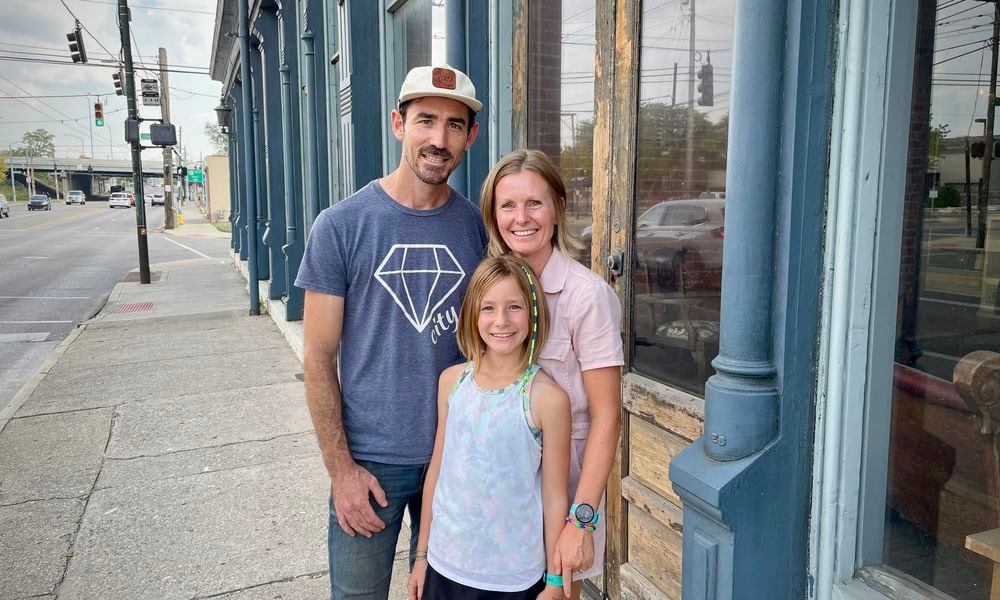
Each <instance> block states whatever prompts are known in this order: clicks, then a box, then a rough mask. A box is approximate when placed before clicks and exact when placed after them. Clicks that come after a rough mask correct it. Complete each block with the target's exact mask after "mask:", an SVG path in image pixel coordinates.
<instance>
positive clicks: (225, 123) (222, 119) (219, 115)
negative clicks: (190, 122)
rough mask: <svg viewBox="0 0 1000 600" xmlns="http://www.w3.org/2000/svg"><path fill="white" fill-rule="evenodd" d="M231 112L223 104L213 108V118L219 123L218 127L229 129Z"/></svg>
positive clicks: (231, 110)
mask: <svg viewBox="0 0 1000 600" xmlns="http://www.w3.org/2000/svg"><path fill="white" fill-rule="evenodd" d="M232 112H233V109H231V108H229V107H228V106H226V104H225V103H224V102H220V103H219V105H218V106H217V107H215V118H216V119H217V120H218V122H219V127H223V128H227V127H229V115H230V113H232Z"/></svg>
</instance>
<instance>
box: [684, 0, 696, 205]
mask: <svg viewBox="0 0 1000 600" xmlns="http://www.w3.org/2000/svg"><path fill="white" fill-rule="evenodd" d="M694 2H695V0H688V3H689V5H690V7H691V50H690V53H689V54H688V114H687V117H688V122H687V168H686V169H685V171H686V172H685V174H684V188H685V191H687V192H688V194H689V195H690V192H692V191H693V190H694Z"/></svg>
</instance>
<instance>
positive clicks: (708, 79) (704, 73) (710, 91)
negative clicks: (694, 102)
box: [698, 63, 715, 106]
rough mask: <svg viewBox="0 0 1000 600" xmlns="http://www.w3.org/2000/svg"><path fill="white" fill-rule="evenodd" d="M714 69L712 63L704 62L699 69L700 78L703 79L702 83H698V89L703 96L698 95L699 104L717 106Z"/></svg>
mask: <svg viewBox="0 0 1000 600" xmlns="http://www.w3.org/2000/svg"><path fill="white" fill-rule="evenodd" d="M712 71H713V69H712V63H705V64H703V65H702V66H701V69H700V70H699V71H698V79H700V80H701V83H699V84H698V91H699V92H701V96H699V97H698V106H715V92H714V87H715V86H714V85H713V84H714V82H713V81H712V75H713V73H712Z"/></svg>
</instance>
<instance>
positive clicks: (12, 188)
mask: <svg viewBox="0 0 1000 600" xmlns="http://www.w3.org/2000/svg"><path fill="white" fill-rule="evenodd" d="M7 149H8V150H10V152H9V154H8V156H9V157H10V196H11V198H13V202H17V187H15V186H14V144H8V145H7Z"/></svg>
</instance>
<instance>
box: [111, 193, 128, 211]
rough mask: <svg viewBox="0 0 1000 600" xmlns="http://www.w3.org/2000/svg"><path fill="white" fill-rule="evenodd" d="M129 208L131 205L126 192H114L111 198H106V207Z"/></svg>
mask: <svg viewBox="0 0 1000 600" xmlns="http://www.w3.org/2000/svg"><path fill="white" fill-rule="evenodd" d="M119 206H120V207H122V208H129V207H130V206H132V201H131V200H129V197H128V194H127V193H126V192H114V193H112V194H111V198H109V199H108V208H118V207H119Z"/></svg>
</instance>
